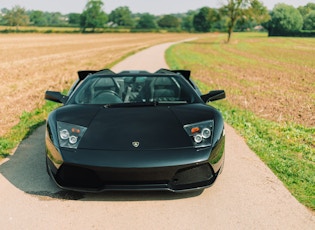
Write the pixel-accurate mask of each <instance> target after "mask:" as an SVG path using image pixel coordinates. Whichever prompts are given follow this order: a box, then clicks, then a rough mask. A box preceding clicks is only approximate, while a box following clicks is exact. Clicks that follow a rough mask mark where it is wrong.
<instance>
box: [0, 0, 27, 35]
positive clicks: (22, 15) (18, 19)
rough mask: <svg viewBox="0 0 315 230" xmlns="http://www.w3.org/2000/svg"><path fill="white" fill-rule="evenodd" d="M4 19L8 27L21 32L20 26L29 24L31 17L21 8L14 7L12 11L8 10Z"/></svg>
mask: <svg viewBox="0 0 315 230" xmlns="http://www.w3.org/2000/svg"><path fill="white" fill-rule="evenodd" d="M3 19H4V20H5V22H6V24H7V25H9V26H15V27H16V30H19V26H25V25H27V24H28V23H29V17H28V15H27V13H26V11H25V9H24V8H22V7H20V6H14V7H13V8H12V9H11V10H8V11H7V13H6V14H5V15H4V16H3Z"/></svg>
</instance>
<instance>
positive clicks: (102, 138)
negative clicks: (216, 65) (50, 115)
mask: <svg viewBox="0 0 315 230" xmlns="http://www.w3.org/2000/svg"><path fill="white" fill-rule="evenodd" d="M215 112H216V111H215V110H214V109H213V108H211V107H210V106H206V105H203V104H191V105H177V106H148V107H128V108H119V107H118V108H106V107H97V106H82V105H73V106H64V107H63V108H61V109H60V111H58V114H57V120H58V121H63V122H67V123H71V124H77V125H81V126H84V127H87V130H86V132H85V134H84V136H83V138H82V139H81V141H80V144H79V147H78V148H79V149H91V150H93V149H95V150H122V151H126V150H128V151H138V150H161V149H178V148H191V147H193V143H192V140H191V138H190V137H189V136H188V135H187V133H186V131H185V130H184V128H183V126H184V125H186V124H192V123H195V122H200V121H205V120H210V119H214V118H215V117H214V115H215Z"/></svg>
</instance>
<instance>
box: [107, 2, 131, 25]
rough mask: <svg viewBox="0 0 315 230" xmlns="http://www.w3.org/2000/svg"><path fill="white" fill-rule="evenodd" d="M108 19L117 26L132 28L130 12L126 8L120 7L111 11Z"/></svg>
mask: <svg viewBox="0 0 315 230" xmlns="http://www.w3.org/2000/svg"><path fill="white" fill-rule="evenodd" d="M108 19H109V21H110V22H113V23H114V24H116V25H118V26H124V27H132V26H133V25H134V21H133V18H132V16H131V11H130V10H129V8H128V7H127V6H121V7H118V8H116V9H115V10H113V11H112V12H111V13H110V14H109V17H108Z"/></svg>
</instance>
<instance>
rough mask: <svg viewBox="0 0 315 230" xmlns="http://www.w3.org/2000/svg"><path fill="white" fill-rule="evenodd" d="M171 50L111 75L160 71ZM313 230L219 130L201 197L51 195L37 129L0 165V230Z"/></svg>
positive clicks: (238, 144) (279, 187)
mask: <svg viewBox="0 0 315 230" xmlns="http://www.w3.org/2000/svg"><path fill="white" fill-rule="evenodd" d="M171 44H172V43H167V44H162V45H158V46H155V47H152V48H149V49H147V50H144V51H142V52H140V53H138V54H136V55H134V56H132V57H130V58H128V59H126V60H125V61H123V62H121V63H119V64H118V65H116V66H115V67H114V68H113V70H114V71H119V70H123V69H146V70H149V71H155V70H157V69H159V68H162V67H163V68H165V67H167V65H166V63H165V61H164V51H165V49H166V48H167V47H169V46H170V45H171ZM56 228H62V229H305V230H306V229H312V230H314V229H315V214H314V212H311V211H309V210H308V209H306V208H305V207H304V206H303V205H301V204H300V203H298V202H297V201H296V199H295V198H294V197H292V195H291V194H290V193H289V192H288V190H287V189H286V188H285V187H284V186H283V184H282V183H281V182H280V181H279V180H278V179H277V178H276V176H275V175H274V174H273V173H272V172H271V171H270V170H269V169H268V168H267V167H266V166H265V165H264V163H262V162H261V161H260V159H259V158H258V157H257V156H256V155H255V154H254V153H253V152H252V151H250V149H249V148H248V147H247V145H246V144H245V142H244V140H243V139H242V138H241V137H240V136H239V135H238V134H236V132H235V131H234V130H233V129H232V128H231V127H229V126H228V125H227V126H226V163H225V168H224V171H223V173H222V174H221V176H220V177H219V178H218V180H217V182H216V183H215V184H214V185H213V186H212V187H210V188H208V189H206V190H204V191H203V192H194V193H184V194H173V193H169V192H105V193H100V194H85V193H76V192H66V191H61V190H60V189H58V188H57V187H56V186H55V185H54V184H53V183H52V181H51V180H50V178H49V177H48V175H47V174H46V171H45V156H44V127H43V126H42V127H40V128H38V129H37V130H36V131H35V133H34V134H32V135H31V136H30V137H29V138H28V139H26V140H24V141H22V142H21V143H20V145H19V146H18V148H17V149H16V151H15V154H14V155H13V156H10V157H9V158H7V159H6V160H5V161H3V162H2V163H1V164H0V229H56Z"/></svg>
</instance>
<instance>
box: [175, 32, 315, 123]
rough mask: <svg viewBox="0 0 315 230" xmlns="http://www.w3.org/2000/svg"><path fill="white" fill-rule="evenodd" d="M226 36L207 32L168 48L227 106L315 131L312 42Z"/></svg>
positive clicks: (314, 54) (314, 52)
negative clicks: (219, 93)
mask: <svg viewBox="0 0 315 230" xmlns="http://www.w3.org/2000/svg"><path fill="white" fill-rule="evenodd" d="M225 38H226V35H222V34H212V35H209V36H208V38H205V39H200V40H196V41H192V42H187V43H185V44H182V45H181V46H180V48H178V49H175V48H174V49H172V52H173V53H174V55H176V56H177V57H178V60H179V61H178V62H179V63H178V65H179V68H180V67H182V66H184V68H188V69H191V70H192V74H193V77H195V78H197V79H199V80H201V81H202V82H204V83H205V84H206V85H209V86H211V88H222V89H225V90H226V92H227V99H228V100H229V102H231V103H232V104H233V105H236V106H238V107H240V108H243V109H246V110H249V111H252V112H254V113H255V114H257V115H258V116H259V117H262V118H265V119H268V120H272V121H276V122H279V123H285V122H294V123H296V124H300V125H304V126H306V127H315V90H314V89H315V39H314V38H280V37H279V38H272V37H267V35H266V34H262V33H239V34H238V33H235V34H234V37H233V40H232V42H231V43H230V44H225V43H224V42H223V41H224V39H225ZM191 53H194V54H198V55H195V56H198V58H196V57H194V56H193V55H191ZM194 58H195V59H194ZM191 63H192V64H191ZM182 68H183V67H182Z"/></svg>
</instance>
